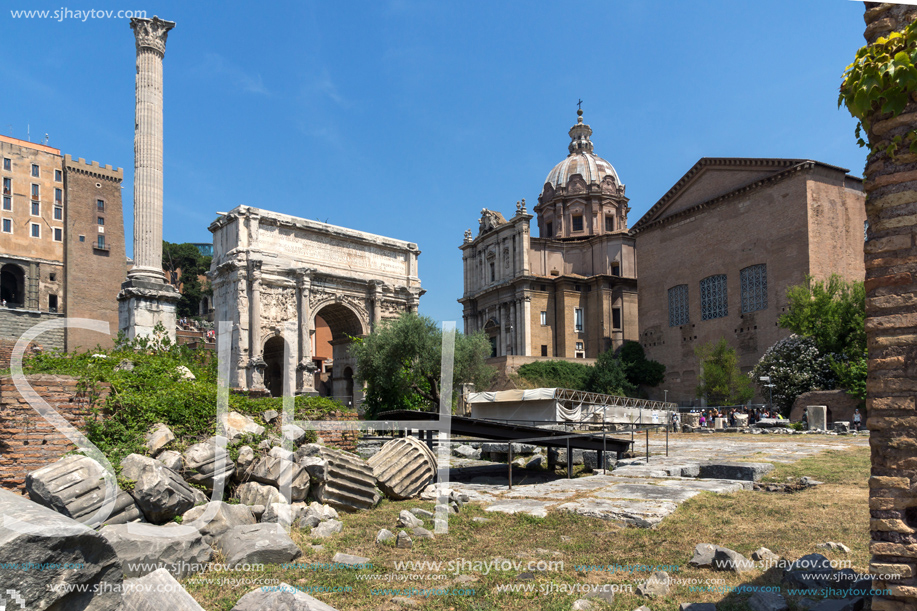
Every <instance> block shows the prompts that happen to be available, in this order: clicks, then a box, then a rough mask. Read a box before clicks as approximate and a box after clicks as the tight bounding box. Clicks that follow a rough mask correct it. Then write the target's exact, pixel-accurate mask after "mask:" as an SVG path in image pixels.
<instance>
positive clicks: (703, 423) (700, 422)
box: [697, 412, 707, 428]
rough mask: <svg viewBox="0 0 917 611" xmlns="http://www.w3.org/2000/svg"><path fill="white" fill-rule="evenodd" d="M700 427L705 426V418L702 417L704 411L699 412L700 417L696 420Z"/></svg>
mask: <svg viewBox="0 0 917 611" xmlns="http://www.w3.org/2000/svg"><path fill="white" fill-rule="evenodd" d="M697 423H698V424H699V425H700V427H701V428H704V427H705V426H707V420H706V419H705V418H704V412H701V413H700V419H699V420H698V421H697Z"/></svg>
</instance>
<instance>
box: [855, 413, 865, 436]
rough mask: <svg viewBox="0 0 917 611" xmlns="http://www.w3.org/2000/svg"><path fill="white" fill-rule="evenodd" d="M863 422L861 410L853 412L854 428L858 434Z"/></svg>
mask: <svg viewBox="0 0 917 611" xmlns="http://www.w3.org/2000/svg"><path fill="white" fill-rule="evenodd" d="M862 421H863V416H861V415H860V409H859V408H857V409H855V410H853V428H854V430H856V431H857V432H858V433H859V432H860V424H861V423H862Z"/></svg>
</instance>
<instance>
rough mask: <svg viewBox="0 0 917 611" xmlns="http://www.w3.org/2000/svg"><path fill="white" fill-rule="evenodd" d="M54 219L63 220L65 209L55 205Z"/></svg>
mask: <svg viewBox="0 0 917 611" xmlns="http://www.w3.org/2000/svg"><path fill="white" fill-rule="evenodd" d="M54 220H55V221H62V220H64V209H63V208H61V207H60V206H54Z"/></svg>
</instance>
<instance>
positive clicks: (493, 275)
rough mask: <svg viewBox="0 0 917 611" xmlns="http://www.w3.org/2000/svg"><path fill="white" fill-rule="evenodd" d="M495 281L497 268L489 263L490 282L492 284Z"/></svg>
mask: <svg viewBox="0 0 917 611" xmlns="http://www.w3.org/2000/svg"><path fill="white" fill-rule="evenodd" d="M496 279H497V268H496V266H495V265H494V264H493V263H491V264H490V281H491V282H493V281H494V280H496Z"/></svg>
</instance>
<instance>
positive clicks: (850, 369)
mask: <svg viewBox="0 0 917 611" xmlns="http://www.w3.org/2000/svg"><path fill="white" fill-rule="evenodd" d="M786 295H787V301H788V308H787V310H788V311H787V313H786V314H784V315H783V316H781V317H780V326H781V327H783V328H784V329H789V330H790V331H792V332H793V333H795V334H797V335H802V336H805V337H809V338H812V341H814V342H815V347H816V348H817V349H818V351H819V353H821V354H823V355H826V357H827V359H828V363H829V364H830V367H831V369H832V370H833V372H834V375H835V377H836V378H837V380H838V383H839V385H840V386H841V387H842V388H845V389H846V390H847V391H848V392H850V394H852V395H854V396H856V397H858V398H860V399H865V398H866V289H865V287H864V284H863V282H861V281H858V280H854V281H850V282H848V281H846V280H844V279H843V278H842V277H840V276H838V275H836V274H832V275H831V277H830V278H828V280H827V281H819V280H815V279H813V278H812V276H806V280H805V282H804V283H802V284H799V285H796V286H792V287H790V288H789V289H787V293H786ZM789 365H791V366H792V364H789Z"/></svg>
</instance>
